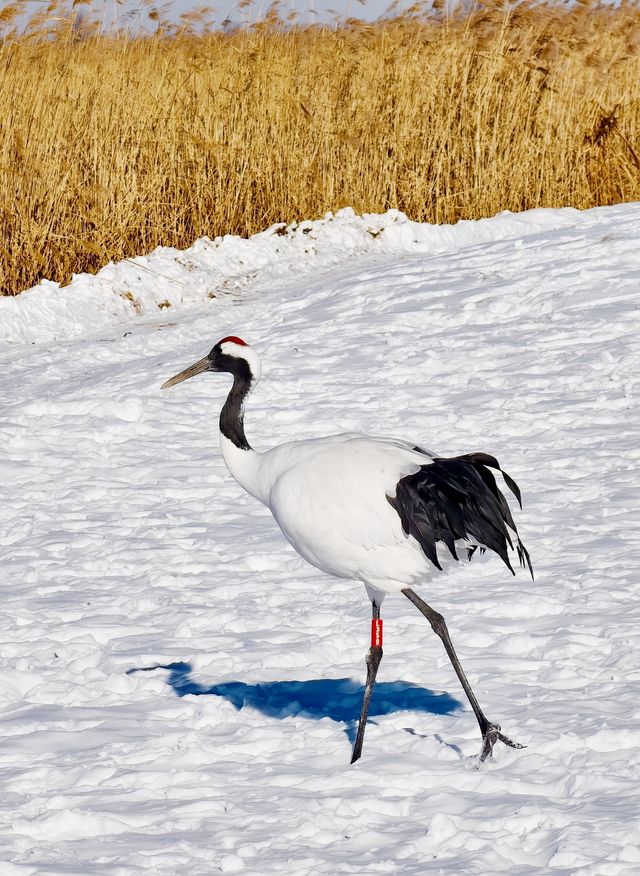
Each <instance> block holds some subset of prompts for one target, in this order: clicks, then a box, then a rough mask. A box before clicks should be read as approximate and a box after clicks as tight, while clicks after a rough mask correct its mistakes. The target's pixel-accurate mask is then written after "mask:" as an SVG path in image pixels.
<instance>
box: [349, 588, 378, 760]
mask: <svg viewBox="0 0 640 876" xmlns="http://www.w3.org/2000/svg"><path fill="white" fill-rule="evenodd" d="M372 607H373V614H372V618H371V647H370V648H369V651H368V653H367V657H366V662H367V682H366V684H365V686H364V697H363V699H362V711H361V712H360V721H359V723H358V733H357V735H356V741H355V743H354V745H353V754H352V755H351V763H355V762H356V761H357V760H358V758H359V757H360V755H361V754H362V743H363V742H364V728H365V727H366V725H367V714H368V712H369V703H370V702H371V693H372V691H373V685H374V684H375V683H376V675H377V674H378V666H380V661H381V660H382V621H381V620H380V606H379V605H378V603H377V602H376V601H375V600H373V601H372Z"/></svg>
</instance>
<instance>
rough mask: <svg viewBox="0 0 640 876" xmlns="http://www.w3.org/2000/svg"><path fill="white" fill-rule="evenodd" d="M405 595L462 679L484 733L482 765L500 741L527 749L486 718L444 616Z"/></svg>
mask: <svg viewBox="0 0 640 876" xmlns="http://www.w3.org/2000/svg"><path fill="white" fill-rule="evenodd" d="M402 592H403V593H404V595H405V596H406V597H407V599H408V600H410V601H411V602H412V603H413V604H414V605H415V606H416V608H417V609H418V610H419V611H421V612H422V614H423V615H424V616H425V617H426V619H427V620H428V621H429V623H430V624H431V628H432V630H433V632H434V633H435V634H436V635H437V636H439V637H440V638H441V639H442V644H443V645H444V647H445V651H446V652H447V654H448V655H449V659H450V660H451V663H452V665H453V668H454V669H455V671H456V675H457V676H458V678H459V679H460V683H461V684H462V687H463V688H464V692H465V693H466V695H467V699H468V700H469V702H470V703H471V708H472V709H473V711H474V713H475V716H476V718H477V719H478V724H479V725H480V732H481V733H482V748H481V749H480V763H482V761H483V760H486V759H487V757H489V756H490V755H491V754H492V752H493V746H494V745H495V744H496V742H497V741H498V740H500V742H504V744H505V745H508V746H510V747H511V748H525V747H526V746H524V745H520V743H519V742H514V741H513V740H512V739H509V737H508V736H505V735H504V734H503V733H501V732H500V729H501V728H500V725H499V724H494V723H493V722H491V721H489V720H488V718H487V717H486V716H485V714H484V712H483V711H482V709H481V708H480V705H479V703H478V700H477V699H476V697H475V694H474V692H473V691H472V689H471V685H470V684H469V681H468V679H467V676H466V675H465V674H464V670H463V668H462V666H461V664H460V661H459V660H458V655H457V654H456V652H455V650H454V647H453V643H452V641H451V637H450V636H449V630H448V629H447V625H446V623H445V621H444V618H443V617H442V615H441V614H440V613H439V612H437V611H435V610H434V609H433V608H431V606H430V605H427V603H426V602H425V601H424V599H421V598H420V597H419V596H418V594H417V593H414V591H413V590H412V589H411V588H410V587H406V588H405V589H404V590H403V591H402Z"/></svg>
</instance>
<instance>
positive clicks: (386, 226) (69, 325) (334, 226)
mask: <svg viewBox="0 0 640 876" xmlns="http://www.w3.org/2000/svg"><path fill="white" fill-rule="evenodd" d="M601 209H602V208H594V209H591V210H587V211H584V212H580V211H578V210H575V209H573V208H571V207H566V208H562V209H555V210H552V209H536V210H528V211H525V212H522V213H510V212H509V211H505V212H503V213H500V214H499V215H498V216H495V217H492V218H489V219H479V220H462V221H460V222H458V223H457V224H456V225H429V224H426V223H418V222H412V221H411V220H409V219H408V218H407V217H406V216H405V215H404V214H403V213H401V212H399V211H397V210H390V211H388V212H387V213H384V214H364V215H362V216H358V215H356V213H355V212H354V211H353V210H352V209H351V208H344V209H343V210H340V211H338V212H337V213H335V214H333V213H327V214H326V216H325V217H324V218H322V219H319V220H315V221H303V222H295V223H292V224H290V225H286V224H284V223H281V224H278V225H274V226H272V227H271V228H268V229H266V230H265V231H262V232H260V233H258V234H255V235H253V236H252V237H250V238H248V239H246V238H241V237H236V236H233V235H225V236H224V237H216V238H215V239H209V238H206V237H204V238H201V239H200V240H197V241H196V242H195V243H194V244H193V246H192V247H190V248H189V249H186V250H184V251H181V250H177V249H173V248H170V247H158V248H157V249H156V250H154V251H153V252H152V253H150V254H149V255H147V256H138V257H136V258H128V259H124V260H123V261H121V262H118V263H110V264H108V265H106V266H105V267H104V268H102V269H101V270H100V271H98V272H97V274H95V275H92V274H77V275H74V277H73V279H72V281H71V282H70V283H69V284H68V285H67V286H64V287H61V286H60V284H58V283H55V282H52V281H50V280H43V281H42V282H40V283H39V284H38V285H37V286H34V287H33V288H31V289H28V290H26V291H25V292H23V293H22V294H21V295H19V296H16V297H14V298H9V297H4V298H2V297H0V344H2V345H7V344H16V343H17V344H20V343H21V344H27V343H29V344H34V343H47V342H50V341H53V340H64V339H68V338H71V337H77V336H80V335H82V334H86V333H90V332H94V331H96V330H98V329H100V328H104V327H106V326H109V325H117V324H120V323H123V322H126V321H128V320H131V319H133V318H135V317H136V316H152V315H157V314H158V313H159V312H161V311H167V310H169V309H171V313H172V314H173V312H175V310H176V309H178V310H179V309H180V308H182V307H189V306H191V307H193V306H194V305H199V304H202V303H205V302H207V301H209V300H210V299H212V298H217V297H221V296H224V295H228V294H234V293H235V294H238V293H241V292H242V291H243V290H247V289H248V288H249V287H252V286H255V285H259V284H260V283H264V282H265V280H266V279H267V280H268V279H271V278H274V277H277V276H282V277H283V278H285V279H286V278H287V277H289V276H291V274H295V275H299V274H300V273H307V272H312V271H313V272H315V271H318V270H322V269H326V268H330V267H332V266H334V265H336V264H340V263H342V262H343V261H345V260H348V259H352V258H354V257H356V256H361V255H367V254H370V255H376V254H384V253H386V252H396V253H399V252H406V253H411V252H424V253H425V254H428V253H434V254H436V253H442V252H447V251H450V250H451V251H455V250H457V249H461V248H463V247H468V246H473V245H474V244H478V243H483V242H488V241H491V240H504V239H505V238H509V237H514V238H521V237H526V236H527V235H530V234H535V233H537V232H540V231H548V230H552V229H559V228H565V227H573V226H576V225H580V224H584V225H585V226H588V225H589V224H591V223H593V222H594V221H596V222H597V217H598V215H599V210H601Z"/></svg>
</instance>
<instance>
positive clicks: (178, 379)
mask: <svg viewBox="0 0 640 876" xmlns="http://www.w3.org/2000/svg"><path fill="white" fill-rule="evenodd" d="M210 365H211V363H210V361H209V357H208V356H205V357H204V359H200V360H199V361H198V362H195V363H194V364H193V365H189V367H188V368H185V369H184V371H181V372H180V373H179V374H176V375H175V376H174V377H170V378H169V379H168V380H165V382H164V383H163V384H162V386H161V387H160V388H161V389H169V387H170V386H175V385H176V383H182V381H183V380H188V379H189V378H190V377H195V376H196V374H202V373H203V372H205V371H208V370H209V366H210Z"/></svg>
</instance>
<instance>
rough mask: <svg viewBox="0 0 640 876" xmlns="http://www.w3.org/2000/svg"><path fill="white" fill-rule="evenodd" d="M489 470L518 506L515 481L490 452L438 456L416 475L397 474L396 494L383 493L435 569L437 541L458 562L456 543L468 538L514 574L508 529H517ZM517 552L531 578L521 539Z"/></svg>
mask: <svg viewBox="0 0 640 876" xmlns="http://www.w3.org/2000/svg"><path fill="white" fill-rule="evenodd" d="M489 468H495V469H498V471H500V472H501V473H502V476H503V478H504V481H505V483H506V485H507V487H509V489H510V490H511V492H512V493H513V494H514V496H515V497H516V499H517V500H518V503H519V505H520V507H522V499H521V495H520V489H519V487H518V485H517V484H516V482H515V481H514V480H513V478H511V477H509V475H508V474H506V473H505V472H503V471H502V469H501V468H500V464H499V463H498V460H497V459H496V458H495V457H493V456H490V455H489V454H488V453H467V454H465V455H464V456H453V457H449V458H445V457H437V458H435V459H433V460H432V461H431V462H430V463H428V464H426V465H423V466H421V468H420V470H419V471H417V472H416V473H415V474H412V475H407V477H404V478H401V479H400V480H399V481H398V484H397V487H396V495H395V498H391V497H390V496H387V499H388V500H389V502H390V504H391V505H392V506H393V507H394V508H395V510H396V511H397V513H398V515H399V517H400V520H401V522H402V529H403V531H404V532H405V533H406V534H407V535H412V536H413V537H414V538H415V539H416V540H417V541H418V542H419V544H420V546H421V548H422V550H423V551H424V553H425V555H426V556H427V558H428V559H429V560H430V561H431V562H432V563H433V565H434V566H435V567H436V568H438V569H442V566H441V565H440V562H439V560H438V553H437V549H436V545H437V543H438V542H439V541H440V542H443V543H444V544H445V545H446V546H447V548H448V549H449V552H450V554H451V556H452V557H453V558H454V559H456V560H457V559H458V555H457V553H456V548H455V542H456V541H457V540H458V539H466V540H467V541H469V542H471V543H472V544H473V543H475V542H477V543H478V544H480V545H484V546H485V547H487V548H489V549H490V550H492V551H494V553H496V554H498V556H499V557H500V558H501V560H502V561H503V562H504V563H505V565H506V566H507V567H508V568H509V569H510V570H511V571H512V572H514V570H513V567H512V566H511V562H510V560H509V548H511V549H513V542H512V540H511V537H510V535H509V529H508V528H507V527H509V528H510V529H511V530H512V531H513V532H516V533H517V529H516V525H515V523H514V521H513V516H512V514H511V509H510V508H509V505H508V503H507V500H506V499H505V497H504V495H503V493H502V492H501V491H500V489H499V487H498V485H497V483H496V479H495V477H494V476H493V474H492V472H491V471H489ZM516 551H517V554H518V559H519V561H520V565H521V566H522V567H525V566H527V567H528V568H529V571H530V573H531V577H532V578H533V568H532V566H531V559H530V557H529V552H528V551H527V549H526V548H525V546H524V545H523V544H522V542H521V541H520V540H519V539H518V540H517V544H516ZM472 553H473V550H471V551H470V552H469V559H470V558H471V555H472ZM514 574H515V572H514Z"/></svg>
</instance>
